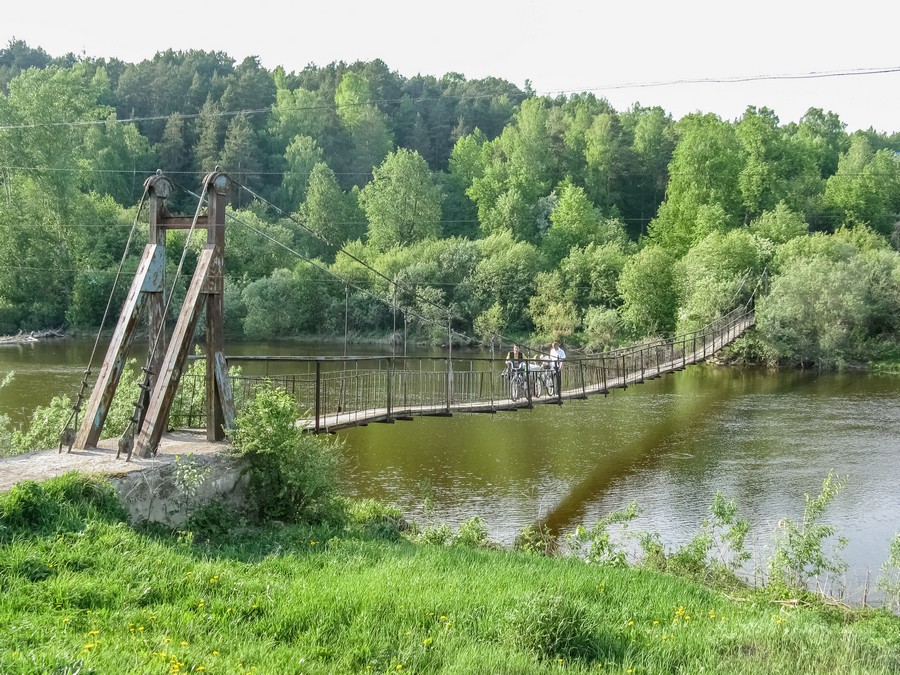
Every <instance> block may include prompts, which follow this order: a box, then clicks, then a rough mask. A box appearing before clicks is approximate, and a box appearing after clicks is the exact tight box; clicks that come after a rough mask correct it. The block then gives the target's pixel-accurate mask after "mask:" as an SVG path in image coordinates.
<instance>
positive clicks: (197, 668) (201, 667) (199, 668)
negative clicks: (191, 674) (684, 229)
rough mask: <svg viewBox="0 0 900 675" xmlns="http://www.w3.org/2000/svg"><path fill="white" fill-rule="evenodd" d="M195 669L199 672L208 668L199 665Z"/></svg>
mask: <svg viewBox="0 0 900 675" xmlns="http://www.w3.org/2000/svg"><path fill="white" fill-rule="evenodd" d="M194 670H196V671H197V672H198V673H202V672H203V671H204V670H206V668H204V667H203V666H197V667H196V668H194Z"/></svg>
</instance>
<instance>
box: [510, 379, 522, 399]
mask: <svg viewBox="0 0 900 675" xmlns="http://www.w3.org/2000/svg"><path fill="white" fill-rule="evenodd" d="M521 382H522V380H521V378H520V377H519V376H518V375H513V377H512V379H511V380H510V381H509V397H510V398H511V399H512V400H513V401H518V400H519V394H520V393H521V392H520V391H519V388H520V387H519V385H520V384H521Z"/></svg>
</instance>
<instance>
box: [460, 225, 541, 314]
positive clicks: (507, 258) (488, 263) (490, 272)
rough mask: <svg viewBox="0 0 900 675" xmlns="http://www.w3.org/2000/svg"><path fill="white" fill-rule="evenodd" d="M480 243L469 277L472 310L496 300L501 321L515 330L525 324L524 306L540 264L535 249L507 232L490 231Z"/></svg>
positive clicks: (486, 307)
mask: <svg viewBox="0 0 900 675" xmlns="http://www.w3.org/2000/svg"><path fill="white" fill-rule="evenodd" d="M479 245H480V247H481V259H480V260H479V262H478V264H477V265H476V267H475V270H474V272H473V273H472V278H471V284H472V293H473V300H474V303H475V311H474V314H476V315H478V314H480V313H481V312H483V311H485V310H487V309H488V308H489V307H491V306H492V305H493V304H494V303H498V304H499V305H500V308H501V313H502V319H501V323H502V324H504V325H506V326H507V327H508V328H510V329H514V330H515V329H523V328H525V327H526V326H527V316H526V314H525V308H526V307H527V305H528V301H529V299H530V297H531V295H532V293H533V289H534V284H535V277H536V276H537V272H538V270H539V266H540V260H539V258H538V255H537V249H536V248H535V246H534V245H533V244H529V243H527V242H523V241H516V240H515V239H514V238H513V236H512V234H511V233H510V232H499V233H496V234H492V235H490V236H488V237H486V238H484V239H482V240H481V241H480V242H479Z"/></svg>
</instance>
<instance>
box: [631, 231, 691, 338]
mask: <svg viewBox="0 0 900 675" xmlns="http://www.w3.org/2000/svg"><path fill="white" fill-rule="evenodd" d="M674 263H675V259H674V258H673V257H672V254H671V253H670V252H669V251H668V250H666V249H664V248H663V247H661V246H648V247H647V248H644V249H642V250H641V251H640V252H638V253H637V254H635V255H634V256H632V257H631V258H629V259H628V261H627V262H626V263H625V267H624V268H623V269H622V274H621V276H619V281H618V283H617V284H616V289H617V290H618V292H619V295H620V296H621V298H622V310H621V316H622V321H623V322H624V324H625V325H626V326H627V327H628V329H629V330H630V331H631V332H632V334H633V335H634V336H635V337H644V336H647V335H654V334H660V333H668V332H671V331H673V330H674V329H675V313H674V309H675V307H676V306H677V290H676V286H675V280H674V273H673V266H674Z"/></svg>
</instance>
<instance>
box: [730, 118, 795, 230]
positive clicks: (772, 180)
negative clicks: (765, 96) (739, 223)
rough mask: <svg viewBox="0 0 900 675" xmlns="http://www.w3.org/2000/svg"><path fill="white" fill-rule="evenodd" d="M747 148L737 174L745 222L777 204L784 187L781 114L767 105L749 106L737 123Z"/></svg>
mask: <svg viewBox="0 0 900 675" xmlns="http://www.w3.org/2000/svg"><path fill="white" fill-rule="evenodd" d="M735 134H736V135H737V139H738V141H739V142H740V144H741V147H742V149H743V151H744V157H745V161H744V166H743V168H742V169H741V171H740V174H739V175H738V186H739V187H740V191H741V201H742V202H743V204H744V207H745V209H746V212H745V215H744V222H748V221H749V220H750V219H751V218H753V217H755V216H756V215H758V214H760V213H762V212H763V211H765V210H767V209H771V208H773V207H774V206H775V204H776V203H777V202H778V200H779V199H780V198H781V196H782V192H783V190H784V175H783V174H784V171H785V170H786V169H787V166H786V164H787V163H786V161H785V153H786V147H787V146H786V144H785V141H784V138H783V134H782V132H781V130H780V129H779V128H778V117H777V116H776V115H775V113H774V112H772V111H771V110H769V109H768V108H760V109H757V108H755V107H754V106H750V107H748V108H747V110H746V112H745V113H744V116H743V117H742V118H741V120H740V121H739V122H738V123H737V125H736V126H735Z"/></svg>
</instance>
